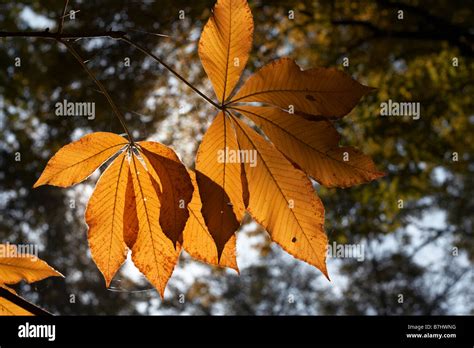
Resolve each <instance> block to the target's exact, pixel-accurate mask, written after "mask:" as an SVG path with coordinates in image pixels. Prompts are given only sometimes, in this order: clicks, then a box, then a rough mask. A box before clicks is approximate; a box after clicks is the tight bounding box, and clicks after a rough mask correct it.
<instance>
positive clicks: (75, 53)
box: [58, 39, 134, 145]
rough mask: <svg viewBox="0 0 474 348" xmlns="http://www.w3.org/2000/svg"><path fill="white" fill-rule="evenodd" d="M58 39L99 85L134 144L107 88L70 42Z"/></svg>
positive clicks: (131, 142) (132, 142) (131, 141)
mask: <svg viewBox="0 0 474 348" xmlns="http://www.w3.org/2000/svg"><path fill="white" fill-rule="evenodd" d="M58 41H59V42H60V43H62V44H63V45H65V46H66V48H67V49H68V51H69V52H71V54H72V55H73V56H74V58H76V60H77V61H78V62H79V64H81V66H82V68H83V69H84V70H85V71H86V73H87V74H88V75H89V76H90V78H91V79H92V80H93V81H94V82H95V84H96V85H97V87H99V89H100V91H101V92H102V94H103V95H104V96H105V97H106V98H107V101H108V102H109V104H110V106H111V107H112V110H113V111H114V113H115V115H116V116H117V118H118V120H119V121H120V124H121V125H122V127H123V129H124V130H125V132H126V133H127V135H128V139H129V141H130V144H132V145H133V144H134V141H133V137H132V134H131V133H130V131H129V130H128V128H127V125H126V124H125V119H124V117H123V115H122V113H121V112H120V110H119V108H118V107H117V105H116V104H115V102H114V101H113V99H112V97H111V96H110V94H109V92H107V90H106V89H105V87H104V85H103V84H102V82H100V81H99V80H98V79H97V78H96V77H95V75H94V74H93V73H92V71H91V70H90V69H89V68H88V67H87V65H86V64H85V63H84V60H83V59H82V57H81V56H80V55H79V53H77V51H76V50H75V49H74V48H73V47H72V46H71V44H70V43H68V42H66V41H63V40H61V39H58Z"/></svg>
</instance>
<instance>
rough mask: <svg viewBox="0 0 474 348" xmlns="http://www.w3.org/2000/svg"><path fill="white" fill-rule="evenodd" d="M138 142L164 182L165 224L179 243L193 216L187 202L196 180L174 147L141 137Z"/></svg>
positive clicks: (164, 226)
mask: <svg viewBox="0 0 474 348" xmlns="http://www.w3.org/2000/svg"><path fill="white" fill-rule="evenodd" d="M138 145H139V146H140V147H141V151H142V153H143V156H144V159H145V162H147V166H149V167H148V170H149V171H150V170H151V169H153V170H154V171H155V173H156V176H154V178H158V179H157V180H159V182H160V186H161V192H160V202H161V212H160V224H161V228H162V229H163V231H164V233H165V234H166V235H167V236H168V238H170V239H171V241H172V242H173V244H176V242H177V241H178V239H179V238H180V237H181V234H182V233H183V229H184V226H185V225H186V221H187V220H188V217H189V212H188V209H187V205H188V203H189V202H190V201H191V198H192V196H193V189H194V188H193V184H192V182H191V179H190V178H189V174H188V172H187V170H186V167H185V166H184V165H183V164H182V163H181V161H180V160H179V158H178V156H177V155H176V153H175V152H174V151H173V150H172V149H170V148H169V147H167V146H164V145H162V144H160V143H156V142H151V141H141V142H139V143H138ZM150 167H151V168H150ZM155 180H156V179H155Z"/></svg>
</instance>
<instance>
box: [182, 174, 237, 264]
mask: <svg viewBox="0 0 474 348" xmlns="http://www.w3.org/2000/svg"><path fill="white" fill-rule="evenodd" d="M189 175H190V177H191V180H192V182H193V184H194V193H193V199H192V200H191V202H190V203H189V205H188V209H189V219H188V222H187V224H186V227H185V229H184V231H183V248H184V250H186V251H187V252H188V253H189V255H191V256H192V257H193V258H195V259H197V260H201V261H204V262H206V263H209V264H211V265H216V266H221V267H230V268H233V269H235V270H236V271H239V269H238V267H237V260H236V256H235V245H236V236H235V234H233V235H232V236H231V237H230V239H229V240H228V242H227V243H226V244H225V246H224V250H223V251H222V255H221V258H220V260H218V258H217V248H216V244H215V242H214V240H213V239H212V236H211V234H210V233H209V230H208V229H207V227H206V223H205V222H204V218H203V217H202V213H201V208H202V203H201V197H200V195H199V190H198V186H197V182H196V174H195V173H194V172H191V171H190V172H189Z"/></svg>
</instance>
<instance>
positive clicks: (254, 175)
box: [196, 0, 383, 276]
mask: <svg viewBox="0 0 474 348" xmlns="http://www.w3.org/2000/svg"><path fill="white" fill-rule="evenodd" d="M244 9H245V10H244ZM249 17H250V18H249ZM239 21H240V23H241V24H240V25H236V24H234V23H236V22H239ZM252 22H253V21H252V19H251V13H250V10H248V5H247V4H246V1H237V0H218V1H217V3H216V5H215V7H214V11H213V15H212V17H211V19H210V20H209V22H208V24H206V26H205V27H204V29H203V32H202V35H201V38H200V41H199V55H200V58H201V61H202V64H203V67H204V70H205V71H206V73H207V75H208V77H209V79H210V80H211V82H212V85H213V87H214V91H215V92H216V95H217V99H218V104H215V105H216V106H218V108H219V109H220V111H219V113H218V114H217V117H216V118H215V119H214V121H213V123H212V124H211V126H210V127H209V129H208V130H207V132H206V134H205V135H204V138H203V140H202V143H201V145H200V147H199V150H198V154H197V157H196V171H197V183H198V187H199V194H200V197H201V200H202V209H201V211H202V215H203V217H204V221H205V222H206V225H207V228H208V230H209V232H210V234H211V236H212V237H213V239H214V241H215V242H216V244H217V248H218V251H220V250H223V247H224V246H225V243H226V241H227V240H229V239H230V238H231V237H232V235H233V234H234V233H235V231H236V230H237V229H238V227H239V225H240V222H241V220H242V216H243V214H242V213H241V209H242V206H245V207H246V208H247V211H248V212H249V213H250V215H251V216H252V217H253V218H254V219H255V220H256V221H257V222H259V223H260V224H261V225H262V226H264V227H265V229H266V230H267V231H268V233H269V234H270V236H271V237H272V239H273V240H274V241H275V242H277V243H278V244H280V245H281V246H282V247H283V249H285V250H286V251H287V252H289V253H290V254H292V255H293V256H295V257H296V258H299V259H301V260H304V261H306V262H308V263H310V264H312V265H314V266H315V267H317V268H319V269H320V270H321V271H322V272H323V273H324V274H325V275H326V276H327V270H326V262H325V259H326V247H327V237H326V235H325V232H324V208H323V205H322V203H321V201H320V200H319V198H317V196H316V194H315V192H314V189H313V186H312V183H311V181H310V179H309V178H308V176H307V175H311V176H312V177H314V178H315V179H316V180H318V181H319V182H320V183H321V184H323V185H326V186H330V187H332V186H337V187H349V186H352V185H355V184H360V183H363V182H367V181H370V180H374V179H376V178H378V177H380V176H381V175H383V174H382V173H380V172H379V171H378V170H377V169H376V168H375V165H374V164H373V162H372V160H371V159H370V158H369V157H368V156H366V155H364V154H362V153H361V152H360V151H358V150H356V149H355V148H352V147H339V139H340V137H339V135H338V133H337V131H336V129H335V127H334V126H333V125H332V123H331V122H330V120H335V119H338V118H341V117H342V116H344V115H346V114H348V113H349V112H350V111H351V110H352V109H353V108H354V107H355V105H356V104H357V103H358V102H359V100H360V98H361V97H362V96H364V95H365V94H367V93H368V92H370V91H371V90H372V88H370V87H367V86H364V85H362V84H360V83H359V82H357V81H355V80H354V79H352V78H351V77H350V76H349V75H347V74H345V73H344V72H342V71H338V70H336V69H333V68H329V69H326V68H315V69H308V70H302V69H301V68H300V67H299V66H298V65H297V64H296V63H295V62H294V61H293V60H292V59H289V58H282V59H279V60H276V61H274V62H271V63H270V64H267V65H265V66H264V67H263V68H261V69H260V70H259V71H257V72H256V73H255V74H253V75H252V76H251V77H250V78H249V79H248V80H247V81H246V82H244V84H243V86H242V88H240V90H238V91H237V92H234V90H233V89H234V88H235V86H236V83H237V81H238V80H239V79H240V74H241V73H242V71H243V68H244V66H242V65H238V66H237V67H234V68H232V66H231V68H230V71H229V62H230V61H231V60H230V59H229V58H231V57H232V56H234V57H237V58H239V59H237V61H238V62H240V63H242V62H243V60H242V59H241V58H242V57H245V59H244V61H245V62H246V61H247V60H248V52H249V47H250V45H251V42H252V33H253V23H252ZM245 23H247V24H248V26H249V28H251V30H248V31H245V30H244V29H243V28H242V25H245ZM250 23H252V24H250ZM239 36H240V37H241V40H240V41H239V40H237V41H236V40H235V38H236V37H239ZM248 102H251V103H255V102H257V103H263V104H266V105H268V106H255V105H252V106H248V105H247V106H245V105H242V103H248ZM283 110H288V111H289V113H288V112H284V111H283ZM236 112H238V113H239V114H241V115H243V116H246V117H248V118H249V119H250V120H252V121H253V122H254V123H255V124H256V125H257V126H259V127H260V128H261V130H262V131H263V132H264V133H265V135H266V136H267V137H268V138H269V140H270V142H272V143H273V144H272V143H270V142H269V141H267V140H266V139H264V138H263V137H262V136H260V135H259V134H258V133H256V132H255V131H254V130H252V129H251V128H250V127H249V126H248V125H246V124H245V123H244V122H242V121H241V120H239V119H238V117H237V114H236ZM290 113H291V114H290ZM230 121H231V122H230ZM236 135H237V138H236ZM236 139H237V143H236ZM222 150H225V151H226V156H225V160H224V161H219V160H218V159H219V153H222ZM227 151H228V152H229V153H231V154H232V156H227ZM252 154H256V156H253V157H252ZM242 164H243V167H242ZM229 169H230V170H229ZM229 183H230V184H229Z"/></svg>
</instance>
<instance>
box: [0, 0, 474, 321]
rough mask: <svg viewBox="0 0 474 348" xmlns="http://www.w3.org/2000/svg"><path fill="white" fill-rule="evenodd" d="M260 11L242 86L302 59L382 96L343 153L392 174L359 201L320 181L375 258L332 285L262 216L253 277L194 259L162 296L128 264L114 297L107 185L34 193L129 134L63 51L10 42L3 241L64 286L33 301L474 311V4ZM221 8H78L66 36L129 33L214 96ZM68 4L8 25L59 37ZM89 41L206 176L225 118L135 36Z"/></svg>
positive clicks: (115, 82)
mask: <svg viewBox="0 0 474 348" xmlns="http://www.w3.org/2000/svg"><path fill="white" fill-rule="evenodd" d="M250 5H251V7H252V12H253V15H254V22H255V35H254V45H253V51H252V53H251V58H250V60H249V64H248V66H247V69H246V71H245V76H244V79H245V78H246V77H248V76H249V75H250V74H251V73H252V72H254V71H256V70H257V69H258V68H260V67H261V66H263V65H264V64H266V63H268V62H270V61H271V60H272V59H276V58H278V57H282V56H290V57H292V58H294V59H296V61H297V62H298V64H299V65H300V66H301V67H303V68H310V67H315V66H325V67H329V66H335V67H338V68H340V69H342V70H344V71H346V72H347V73H349V74H351V75H352V76H353V77H354V78H356V79H358V80H359V81H361V82H362V83H364V84H368V85H370V86H374V87H377V90H376V91H375V92H374V93H372V94H370V95H369V96H367V97H365V98H364V99H363V100H362V102H361V103H360V104H359V105H358V106H357V107H356V108H355V109H354V110H353V111H352V112H351V114H350V115H348V116H346V117H345V118H344V119H343V120H342V121H340V122H339V123H338V127H339V129H340V131H341V132H342V133H343V135H344V136H343V139H344V141H345V142H346V143H347V144H351V145H354V146H357V147H359V148H360V149H361V150H363V151H364V152H366V153H369V154H371V155H372V156H373V158H374V160H375V163H376V164H377V165H378V168H379V169H381V170H384V171H385V172H387V176H386V177H385V178H383V179H381V180H378V181H377V182H373V183H370V184H367V185H363V186H358V187H353V188H350V189H325V188H322V187H319V186H318V185H317V184H315V185H316V188H317V191H318V193H319V194H320V196H321V199H322V200H323V202H324V205H325V207H326V230H327V232H328V236H329V239H330V243H332V242H337V243H340V244H359V245H363V246H364V250H365V255H364V256H365V257H364V260H363V261H362V262H359V261H357V260H356V259H343V258H329V259H328V268H329V273H330V275H331V279H332V282H328V281H327V280H326V279H325V278H324V277H323V276H322V275H321V274H319V272H318V271H317V270H316V269H313V268H311V267H309V266H308V265H306V264H304V263H303V262H300V261H296V260H294V259H293V258H292V257H290V256H288V255H286V254H285V253H284V252H282V251H281V250H280V249H279V248H278V247H275V246H274V245H271V244H270V242H269V239H268V238H267V237H266V235H265V232H264V231H261V229H260V228H259V227H258V226H256V225H255V224H253V223H251V222H250V220H248V221H246V223H245V225H244V226H243V227H242V229H241V231H240V232H239V233H238V258H239V262H240V268H241V270H240V276H239V275H237V274H236V273H235V272H233V271H230V270H222V269H217V268H212V267H210V266H207V265H202V264H198V263H196V262H194V261H192V260H190V259H189V257H187V256H186V255H183V257H182V258H181V261H180V265H179V266H178V269H177V270H176V272H175V275H174V276H173V278H172V279H171V281H170V283H169V286H168V289H167V292H166V297H165V300H164V301H161V300H160V299H159V295H158V293H157V292H156V291H154V290H152V289H151V286H150V285H149V284H148V283H147V282H146V280H145V279H144V278H143V277H140V276H138V275H137V273H136V272H134V271H133V269H131V266H129V265H126V266H125V270H124V271H122V272H121V274H120V275H118V276H117V280H116V281H114V282H113V284H112V288H111V289H106V288H105V284H104V281H103V279H102V276H101V275H100V273H99V271H98V270H97V268H96V266H95V264H94V263H93V261H92V259H91V257H90V253H89V251H88V245H87V226H86V225H85V222H84V218H83V214H84V208H85V205H86V203H87V199H88V197H89V195H90V193H91V192H92V188H93V186H94V184H95V181H96V179H97V178H98V174H99V173H95V174H94V175H93V176H92V177H91V178H90V179H88V180H87V181H86V182H84V183H81V184H79V185H77V186H76V187H74V188H72V189H59V188H55V187H41V188H39V189H35V190H33V189H32V185H33V183H34V182H35V181H36V179H37V178H38V176H39V175H40V173H41V171H42V170H43V168H44V166H45V164H46V162H47V160H48V159H49V158H50V157H51V156H52V154H54V153H55V152H56V151H57V150H58V149H59V148H60V147H62V146H63V145H65V144H67V143H69V142H70V141H72V140H77V139H78V138H79V137H81V136H82V135H83V134H85V133H88V132H92V131H112V132H117V133H121V132H122V129H121V128H120V124H119V123H118V122H117V120H116V119H115V117H114V115H113V113H112V111H111V109H110V107H109V105H108V104H107V102H106V100H105V98H104V97H103V96H102V95H101V94H100V93H99V92H98V91H97V89H96V86H95V85H94V83H93V82H92V81H91V80H90V79H89V78H88V76H87V74H86V73H85V72H84V71H83V70H82V69H81V67H80V65H78V63H77V62H76V61H75V60H74V58H73V57H72V56H71V55H70V54H69V53H68V52H67V51H66V50H65V49H64V48H63V47H59V46H58V44H57V43H56V42H55V41H54V40H45V39H39V38H37V39H32V38H29V39H25V38H1V39H0V124H1V130H2V131H1V133H0V209H1V216H0V241H1V242H7V241H8V242H10V243H36V244H37V245H38V246H39V247H40V255H39V256H40V257H41V258H43V259H45V260H47V261H48V262H49V263H50V264H51V265H53V266H54V267H55V268H57V269H58V270H60V271H61V272H62V273H63V274H64V275H65V276H66V278H65V279H47V280H44V281H42V282H39V283H35V284H33V285H31V286H30V285H25V284H23V285H21V286H20V287H19V291H20V293H21V294H22V295H23V296H25V297H26V298H27V299H29V300H31V301H33V302H34V303H36V304H38V305H40V306H42V307H44V308H46V309H47V310H49V311H52V312H54V313H57V314H80V315H83V314H150V313H167V314H182V313H183V314H237V315H240V314H243V315H246V314H250V315H252V314H276V315H284V314H379V315H389V314H474V301H473V300H474V287H473V286H472V282H473V280H474V274H473V273H474V272H473V262H474V238H473V237H474V232H473V226H474V214H473V212H474V176H473V172H474V161H473V155H474V152H473V150H474V108H473V104H474V101H473V98H472V96H473V95H474V77H473V76H474V75H473V72H474V59H473V58H474V23H473V22H472V20H471V21H469V18H472V17H473V12H474V10H473V8H472V5H471V4H470V3H469V2H466V1H460V0H449V1H448V0H440V1H436V2H432V1H429V0H425V1H416V0H415V1H402V0H400V1H392V0H374V1H347V0H337V1H324V0H319V1H316V0H315V1H302V0H298V1H293V0H285V1H271V2H264V1H250ZM212 6H213V1H193V2H188V1H138V0H137V1H111V0H107V1H101V2H100V4H99V3H97V2H94V1H70V4H69V9H72V10H75V11H79V12H76V13H75V19H70V18H66V20H65V27H64V31H65V32H68V31H86V32H90V31H94V30H107V29H113V30H123V31H126V32H127V33H128V34H129V36H130V37H131V38H132V39H133V40H135V41H136V42H138V43H140V44H142V45H144V46H146V47H147V48H149V49H150V50H152V51H153V52H155V53H156V54H157V55H158V56H159V57H161V58H163V59H164V60H165V61H166V62H168V63H169V64H170V65H171V66H173V67H174V68H175V69H176V70H177V71H178V72H180V73H181V74H182V75H183V76H184V77H185V78H186V79H188V80H189V81H191V82H192V83H193V84H194V85H195V86H197V87H198V88H200V89H201V90H203V91H206V92H207V94H208V95H212V92H211V85H210V82H209V81H208V79H207V78H206V76H205V74H204V70H203V69H202V66H201V64H200V62H199V58H198V55H197V42H198V39H199V35H200V32H201V29H202V27H203V25H204V24H205V22H206V20H207V18H208V17H209V14H210V9H211V8H212ZM62 7H63V1H22V2H11V3H6V2H2V3H1V4H0V30H1V31H16V30H44V29H45V28H46V27H49V28H50V30H52V31H53V30H55V29H56V28H55V26H56V22H57V18H58V17H59V16H60V12H61V10H62ZM180 11H184V14H185V15H184V18H180V13H181V14H182V13H183V12H180ZM400 11H402V12H400ZM401 16H402V17H403V18H400V17H401ZM156 33H159V34H164V35H167V36H157V35H153V34H156ZM73 45H74V47H76V48H77V49H78V50H79V52H80V53H81V55H82V56H83V57H84V59H85V60H86V61H87V63H86V64H87V65H88V66H89V67H90V68H91V69H92V70H93V71H94V73H95V74H96V75H97V77H98V78H99V79H100V80H101V81H103V83H104V84H105V86H106V88H107V89H108V91H109V92H110V93H111V95H112V97H113V98H114V100H116V101H117V103H118V104H119V107H120V108H121V110H122V111H123V112H124V113H125V115H126V119H127V123H128V124H129V128H130V129H133V135H134V137H136V138H151V139H153V140H158V141H161V142H163V143H165V144H168V145H171V146H173V147H174V148H175V149H176V151H177V152H178V153H179V155H180V156H181V158H182V159H183V161H184V162H185V163H186V164H187V165H189V166H190V167H192V166H193V156H194V154H195V151H196V148H197V146H198V144H199V141H200V139H201V137H202V135H203V133H204V131H205V130H206V128H207V126H208V125H209V123H210V121H211V120H212V118H213V116H214V115H215V113H216V112H215V111H214V110H213V109H212V108H211V107H209V105H208V104H207V103H206V102H205V101H204V100H202V99H201V98H200V97H199V96H197V95H196V94H194V92H193V91H191V90H190V89H189V88H187V87H186V86H185V85H184V84H183V83H181V82H179V81H178V80H176V79H175V78H173V77H172V76H171V75H170V74H169V73H168V72H167V71H166V70H164V69H162V68H161V67H160V66H159V65H158V64H157V63H156V62H154V61H153V60H150V59H149V58H147V57H145V56H144V55H143V54H142V53H141V52H139V51H137V50H135V49H133V48H131V47H129V46H128V45H127V44H126V43H124V42H121V41H118V40H113V39H110V38H105V39H81V40H76V41H74V42H73ZM16 58H20V59H21V65H20V66H15V62H16V60H15V59H16ZM127 58H129V59H130V66H127V64H125V62H126V59H127ZM345 58H348V60H346V59H345ZM344 63H349V64H344ZM64 99H67V100H68V101H80V102H83V101H91V102H95V103H96V118H95V119H94V120H87V118H85V117H74V118H72V117H57V116H56V115H55V113H54V110H55V108H54V105H55V104H56V103H57V102H61V101H62V100H64ZM388 99H391V100H393V101H413V102H420V103H421V117H420V119H418V120H414V119H413V118H411V117H381V116H380V103H382V102H385V101H387V100H388ZM18 154H19V155H20V157H21V158H20V159H21V160H20V161H18ZM270 199H271V198H269V200H270ZM400 202H401V203H402V205H403V206H402V207H401V205H400Z"/></svg>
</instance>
